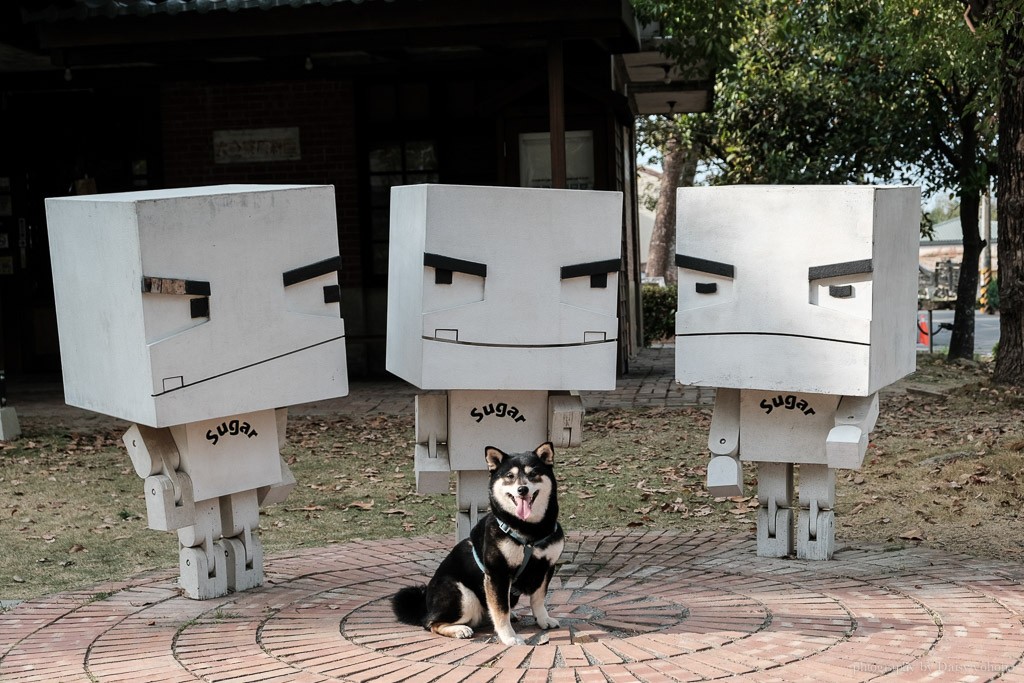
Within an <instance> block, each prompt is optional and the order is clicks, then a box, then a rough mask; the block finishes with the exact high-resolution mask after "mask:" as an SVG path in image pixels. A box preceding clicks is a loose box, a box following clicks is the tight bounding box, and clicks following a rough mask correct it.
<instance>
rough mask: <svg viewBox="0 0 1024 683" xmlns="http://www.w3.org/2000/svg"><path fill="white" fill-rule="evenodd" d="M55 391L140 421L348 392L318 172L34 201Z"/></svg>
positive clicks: (328, 193) (330, 220)
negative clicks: (44, 229)
mask: <svg viewBox="0 0 1024 683" xmlns="http://www.w3.org/2000/svg"><path fill="white" fill-rule="evenodd" d="M46 210H47V221H48V228H49V232H50V244H51V249H50V251H51V258H52V261H53V275H54V289H55V299H56V303H57V317H58V328H59V332H60V338H61V361H62V365H63V372H64V380H65V394H66V396H67V398H68V402H69V403H72V404H73V405H80V406H82V407H85V408H89V409H92V410H97V411H99V412H104V413H108V414H110V415H114V416H117V417H121V418H124V419H128V420H131V421H134V422H140V423H143V424H149V425H152V426H165V425H168V424H179V423H184V422H192V421H196V420H201V419H210V418H214V417H219V416H224V415H232V414H237V413H242V412H249V411H252V410H258V409H263V408H273V407H278V406H282V405H289V404H293V403H300V402H305V401H312V400H317V399H318V398H326V397H328V396H337V395H343V394H345V393H346V392H347V376H346V371H345V353H344V323H343V321H342V319H341V315H340V310H339V299H340V290H339V287H338V274H337V271H338V269H339V268H340V260H341V259H340V256H339V254H338V235H337V224H336V219H335V204H334V191H333V188H331V187H330V186H282V185H225V186H215V187H202V188H184V189H175V190H157V191H147V192H128V193H121V194H108V195H88V196H82V197H66V198H55V199H47V200H46Z"/></svg>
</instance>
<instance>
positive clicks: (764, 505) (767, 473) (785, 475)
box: [757, 462, 793, 557]
mask: <svg viewBox="0 0 1024 683" xmlns="http://www.w3.org/2000/svg"><path fill="white" fill-rule="evenodd" d="M757 499H758V501H760V503H761V506H760V507H759V508H758V509H757V554H758V555H759V556H760V557H788V556H789V555H790V554H791V553H792V552H793V510H792V509H791V505H792V500H793V464H792V463H788V462H759V463H757Z"/></svg>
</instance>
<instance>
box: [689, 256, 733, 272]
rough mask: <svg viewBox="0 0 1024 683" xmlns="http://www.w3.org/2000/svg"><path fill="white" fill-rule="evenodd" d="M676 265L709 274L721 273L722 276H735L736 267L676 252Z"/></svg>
mask: <svg viewBox="0 0 1024 683" xmlns="http://www.w3.org/2000/svg"><path fill="white" fill-rule="evenodd" d="M676 266H677V267H679V268H686V269H687V270H696V271H699V272H701V273H707V274H709V275H721V276H722V277H736V269H735V268H734V267H733V266H732V265H731V264H728V263H722V262H720V261H709V260H708V259H703V258H697V257H696V256H684V255H683V254H676Z"/></svg>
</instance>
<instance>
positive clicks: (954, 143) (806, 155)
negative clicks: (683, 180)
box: [638, 0, 998, 357]
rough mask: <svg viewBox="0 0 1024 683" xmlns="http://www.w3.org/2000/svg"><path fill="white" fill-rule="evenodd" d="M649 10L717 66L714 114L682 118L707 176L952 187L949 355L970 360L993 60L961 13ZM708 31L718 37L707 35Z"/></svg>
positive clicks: (787, 2)
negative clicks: (954, 245)
mask: <svg viewBox="0 0 1024 683" xmlns="http://www.w3.org/2000/svg"><path fill="white" fill-rule="evenodd" d="M648 5H654V6H656V7H657V9H658V11H659V12H660V14H658V13H657V12H655V13H654V14H653V15H651V16H662V17H665V16H670V17H673V20H672V21H669V22H667V23H665V22H663V27H664V26H666V25H667V26H669V27H670V28H671V30H672V31H674V33H673V35H674V36H676V38H677V39H676V40H675V41H674V43H673V44H674V45H681V46H682V47H679V48H674V49H675V50H676V53H675V54H676V55H677V56H678V57H679V58H680V59H699V58H701V56H703V57H704V58H706V59H707V60H708V61H709V62H710V63H713V64H714V65H715V66H716V67H717V69H718V70H717V74H716V88H715V107H714V111H713V113H712V114H710V115H704V116H700V117H691V118H688V119H682V120H681V121H682V122H683V124H684V125H683V126H682V128H683V130H684V135H685V136H688V137H687V139H691V140H694V141H697V142H699V143H701V144H702V145H703V148H704V149H705V150H707V151H708V158H707V163H708V164H709V168H710V182H713V183H723V184H725V183H729V184H731V183H776V184H789V183H795V184H801V183H818V184H827V183H852V182H876V181H891V180H898V181H909V180H912V181H914V182H916V183H920V184H922V185H923V187H924V190H925V192H926V193H933V192H936V191H939V190H940V189H943V188H949V189H951V190H952V192H953V194H954V195H956V196H957V197H958V198H959V200H960V203H961V206H962V207H963V210H962V212H961V216H962V227H963V229H964V235H965V267H964V269H963V272H964V273H966V274H967V276H966V277H963V276H962V279H961V291H960V292H958V312H957V316H956V320H955V322H954V332H953V336H954V341H953V343H952V344H951V348H950V355H951V356H954V357H959V356H970V355H971V353H973V335H974V329H973V321H974V318H973V308H974V301H975V291H976V287H977V284H978V282H977V267H976V264H977V262H978V256H979V254H980V250H981V243H980V238H979V231H978V225H977V220H976V217H977V209H978V197H979V193H980V192H981V190H983V189H984V188H985V187H987V186H988V182H989V178H990V176H991V175H992V174H993V172H994V170H995V168H996V163H995V120H996V118H995V111H996V92H997V90H998V88H997V82H996V75H997V73H998V68H997V67H998V59H997V54H996V53H995V52H994V51H993V50H991V49H989V45H990V44H989V43H988V42H987V41H986V40H984V39H981V38H979V36H978V35H976V34H974V33H971V32H970V31H969V30H967V29H966V27H965V25H964V20H963V16H962V15H963V8H962V7H961V6H960V5H959V4H958V3H956V2H951V1H950V0H802V1H797V2H793V1H792V0H756V1H755V2H745V3H743V2H721V3H718V2H698V3H694V2H690V1H689V0H675V1H674V2H662V3H647V2H641V3H639V5H638V6H648ZM709 5H713V7H710V6H709ZM702 13H704V14H703V15H702ZM726 14H728V16H725V15H726ZM644 16H647V15H646V14H644ZM714 28H720V29H721V30H722V31H723V35H722V36H721V37H719V38H712V37H710V36H708V35H707V31H708V30H712V29H714ZM684 36H689V37H690V38H689V39H686V38H684ZM678 121H680V120H679V119H677V122H678ZM645 125H646V124H645ZM648 137H649V138H650V139H654V138H653V137H650V136H648ZM642 139H648V138H642ZM972 263H973V264H975V266H974V267H972V266H971V265H970V264H972ZM961 309H962V310H961Z"/></svg>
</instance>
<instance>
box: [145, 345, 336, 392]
mask: <svg viewBox="0 0 1024 683" xmlns="http://www.w3.org/2000/svg"><path fill="white" fill-rule="evenodd" d="M344 338H345V335H341V336H338V337H332V338H330V339H325V340H323V341H320V342H317V343H316V344H310V345H309V346H303V347H302V348H301V349H293V350H291V351H285V352H284V353H279V354H278V355H276V356H271V357H270V358H264V359H263V360H258V361H256V362H255V363H249V364H248V365H242V366H240V367H237V368H235V369H233V370H226V371H224V372H220V373H217V374H216V375H210V376H209V377H204V378H203V379H197V380H196V381H194V382H189V383H188V384H184V383H182V384H180V385H178V386H176V387H174V388H173V389H166V390H164V391H161V392H159V393H156V394H152V397H153V398H156V397H157V396H165V395H167V394H171V393H174V392H175V391H181V390H182V389H187V388H188V387H194V386H195V385H197V384H202V383H203V382H209V381H210V380H212V379H217V378H219V377H225V376H227V375H230V374H233V373H236V372H241V371H242V370H247V369H249V368H254V367H256V366H257V365H263V364H264V363H270V362H271V361H275V360H278V359H279V358H287V357H288V356H292V355H294V354H296V353H301V352H303V351H308V350H309V349H315V348H316V347H318V346H323V345H324V344H330V343H332V342H336V341H338V340H339V339H344ZM167 379H174V378H171V377H168V378H165V381H166V380H167Z"/></svg>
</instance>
